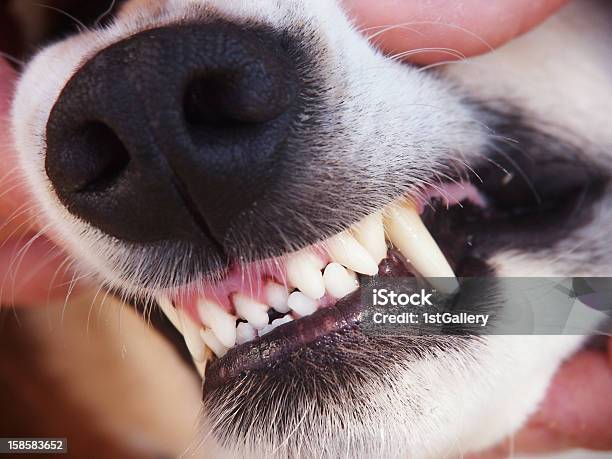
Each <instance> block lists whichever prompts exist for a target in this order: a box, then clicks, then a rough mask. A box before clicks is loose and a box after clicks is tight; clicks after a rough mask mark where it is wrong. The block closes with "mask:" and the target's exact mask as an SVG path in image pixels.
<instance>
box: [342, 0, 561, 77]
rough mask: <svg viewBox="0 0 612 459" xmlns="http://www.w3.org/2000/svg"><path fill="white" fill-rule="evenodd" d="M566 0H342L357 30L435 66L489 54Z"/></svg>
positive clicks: (393, 50) (391, 50)
mask: <svg viewBox="0 0 612 459" xmlns="http://www.w3.org/2000/svg"><path fill="white" fill-rule="evenodd" d="M566 2H567V0H546V1H539V2H533V1H532V0H504V1H501V0H500V1H495V2H491V1H488V0H465V1H462V2H448V1H442V0H437V1H432V2H426V3H424V2H402V3H399V2H397V0H380V1H378V2H371V1H370V0H343V4H344V6H345V8H346V10H347V12H348V14H349V16H351V17H353V18H354V20H355V22H356V24H357V26H358V28H359V29H360V30H362V31H363V32H364V33H365V34H366V35H367V36H369V37H370V38H371V40H372V42H373V43H375V44H376V45H378V46H380V47H381V48H382V49H384V50H385V51H386V52H388V53H392V54H396V53H400V52H405V51H412V53H411V54H409V55H408V59H409V60H411V61H412V62H415V63H418V64H424V65H426V64H432V63H437V62H441V61H447V60H457V59H461V58H463V57H469V56H474V55H478V54H482V53H485V52H487V51H490V50H492V49H494V48H497V47H499V46H501V45H502V44H504V43H506V42H507V41H509V40H511V39H512V38H514V37H516V36H518V35H520V34H522V33H524V32H526V31H528V30H529V29H531V28H532V27H534V26H535V25H537V24H539V23H540V22H542V21H543V20H545V19H546V18H547V17H548V16H550V15H551V14H552V13H553V12H555V11H556V10H557V9H558V8H559V7H561V6H562V5H563V4H565V3H566Z"/></svg>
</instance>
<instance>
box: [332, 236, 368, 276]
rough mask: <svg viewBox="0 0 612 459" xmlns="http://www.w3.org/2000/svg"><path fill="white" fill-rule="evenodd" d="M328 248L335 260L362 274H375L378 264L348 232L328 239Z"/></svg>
mask: <svg viewBox="0 0 612 459" xmlns="http://www.w3.org/2000/svg"><path fill="white" fill-rule="evenodd" d="M327 250H328V252H329V254H330V255H331V257H332V259H333V260H334V261H337V262H338V263H340V264H341V265H344V266H346V267H347V268H349V269H352V270H353V271H357V272H358V273H361V274H367V275H369V276H373V275H375V274H376V273H378V264H377V263H376V261H374V259H373V258H372V256H371V255H370V254H369V253H368V251H367V250H366V249H364V247H363V246H362V245H361V244H360V243H359V242H357V239H355V238H354V237H353V236H351V235H350V234H348V233H346V232H345V233H340V234H337V235H336V236H334V237H332V238H331V239H329V240H328V241H327Z"/></svg>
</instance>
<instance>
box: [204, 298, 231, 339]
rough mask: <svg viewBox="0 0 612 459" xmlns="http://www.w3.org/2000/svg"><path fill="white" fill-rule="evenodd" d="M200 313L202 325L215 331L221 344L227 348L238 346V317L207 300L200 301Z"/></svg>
mask: <svg viewBox="0 0 612 459" xmlns="http://www.w3.org/2000/svg"><path fill="white" fill-rule="evenodd" d="M198 313H199V315H200V319H201V320H202V323H203V324H204V325H206V326H207V327H208V328H210V329H211V330H212V331H213V333H214V334H215V335H216V337H217V338H218V339H219V341H220V342H221V344H223V345H224V346H225V347H232V346H234V344H236V317H234V316H233V315H231V314H229V313H228V312H227V311H226V310H225V309H223V308H222V307H221V306H220V305H219V304H217V303H215V302H214V301H210V300H208V299H206V298H202V299H201V300H200V301H198Z"/></svg>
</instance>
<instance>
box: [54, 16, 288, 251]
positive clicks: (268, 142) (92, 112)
mask: <svg viewBox="0 0 612 459" xmlns="http://www.w3.org/2000/svg"><path fill="white" fill-rule="evenodd" d="M294 67H295V66H294V65H293V63H292V58H291V53H290V52H289V50H287V49H286V47H285V46H284V45H283V43H282V40H281V39H280V38H277V37H275V36H274V35H273V34H272V33H269V32H265V31H254V30H247V29H245V28H241V27H238V26H234V25H230V24H225V23H214V24H197V25H195V24H194V25H180V26H172V27H164V28H158V29H154V30H149V31H145V32H142V33H139V34H138V35H135V36H133V37H131V38H129V39H127V40H124V41H121V42H119V43H117V44H114V45H112V46H110V47H108V48H106V49H104V50H102V51H101V52H99V53H98V54H97V55H95V56H94V57H93V58H92V59H91V60H89V61H88V62H87V63H85V65H84V66H83V67H82V68H81V69H80V70H78V71H77V72H76V74H75V75H74V76H73V78H72V79H71V80H70V81H69V82H68V84H67V85H66V87H65V88H64V90H63V91H62V93H61V95H60V97H59V99H58V100H57V102H56V104H55V106H54V108H53V110H52V112H51V115H50V117H49V121H48V124H47V134H46V136H47V137H46V141H47V156H46V171H47V175H48V176H49V178H50V180H51V182H52V184H53V186H54V188H55V191H56V193H57V195H58V196H59V198H60V200H61V201H62V203H63V204H64V205H65V206H66V208H67V209H68V210H69V211H70V212H71V213H73V214H74V215H76V216H78V217H80V218H82V219H84V220H85V221H87V222H89V223H91V224H92V225H94V226H96V227H97V228H99V229H101V230H102V231H104V232H105V233H108V234H110V235H112V236H115V237H117V238H120V239H123V240H128V241H136V242H152V241H160V240H168V239H170V240H186V241H199V240H201V239H202V238H204V239H210V238H212V239H214V240H215V241H217V242H219V241H221V240H223V239H224V237H225V235H226V233H227V231H228V228H229V227H230V226H231V224H232V221H233V220H234V219H235V218H236V217H237V216H238V215H240V214H241V213H243V212H245V211H247V210H249V209H251V208H252V207H253V206H256V205H257V203H258V202H259V201H260V200H262V199H264V198H265V195H266V190H268V189H269V187H270V186H271V184H273V183H274V181H275V180H276V177H277V176H278V174H279V173H280V172H281V169H282V167H283V152H284V142H285V140H286V137H287V134H288V132H289V130H290V128H291V124H292V119H293V118H294V117H295V112H296V111H295V110H294V106H295V105H296V103H295V99H296V94H297V85H298V81H297V78H296V76H295V68H294Z"/></svg>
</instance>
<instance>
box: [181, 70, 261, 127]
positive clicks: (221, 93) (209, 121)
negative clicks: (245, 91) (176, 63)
mask: <svg viewBox="0 0 612 459" xmlns="http://www.w3.org/2000/svg"><path fill="white" fill-rule="evenodd" d="M235 81H236V75H235V74H228V73H221V72H215V73H210V74H208V75H200V76H198V77H196V78H193V79H192V80H191V81H190V82H189V84H188V85H187V89H186V91H185V96H184V100H183V110H184V114H185V120H186V121H187V123H188V124H189V125H191V126H193V127H199V126H214V127H233V126H234V125H236V124H242V123H246V122H248V121H251V120H247V119H244V116H243V115H242V116H241V113H239V112H238V111H237V110H236V107H237V106H239V105H237V102H238V101H237V100H236V99H238V98H239V95H238V94H236V93H235V91H237V90H239V89H238V88H237V87H236V84H235ZM232 99H234V100H232Z"/></svg>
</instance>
